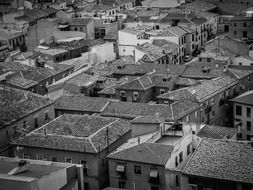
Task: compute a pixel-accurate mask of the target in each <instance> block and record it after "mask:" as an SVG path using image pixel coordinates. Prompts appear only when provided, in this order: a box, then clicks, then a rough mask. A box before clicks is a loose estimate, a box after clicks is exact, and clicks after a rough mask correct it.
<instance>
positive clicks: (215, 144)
mask: <svg viewBox="0 0 253 190" xmlns="http://www.w3.org/2000/svg"><path fill="white" fill-rule="evenodd" d="M252 166H253V148H252V145H251V144H250V143H247V142H238V141H232V140H218V139H206V138H204V139H202V140H201V141H200V144H199V145H198V147H197V149H196V150H195V152H194V153H193V155H192V157H191V158H190V160H189V161H188V163H187V165H186V166H185V168H184V170H183V173H184V174H187V175H193V176H200V177H207V178H214V179H220V180H228V181H235V182H242V183H253V170H252Z"/></svg>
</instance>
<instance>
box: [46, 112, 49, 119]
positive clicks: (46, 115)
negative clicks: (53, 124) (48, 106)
mask: <svg viewBox="0 0 253 190" xmlns="http://www.w3.org/2000/svg"><path fill="white" fill-rule="evenodd" d="M45 120H46V121H47V120H49V117H48V112H45Z"/></svg>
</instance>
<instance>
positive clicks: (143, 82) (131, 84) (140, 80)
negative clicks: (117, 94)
mask: <svg viewBox="0 0 253 190" xmlns="http://www.w3.org/2000/svg"><path fill="white" fill-rule="evenodd" d="M151 87H153V83H152V80H151V77H150V76H149V75H144V76H141V77H137V78H135V79H134V80H131V81H126V82H125V83H123V84H121V85H120V86H119V87H117V88H116V89H120V90H121V89H124V90H126V89H136V90H146V89H148V88H151Z"/></svg>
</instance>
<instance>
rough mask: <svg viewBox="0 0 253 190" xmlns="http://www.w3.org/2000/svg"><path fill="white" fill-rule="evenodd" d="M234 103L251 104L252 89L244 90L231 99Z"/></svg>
mask: <svg viewBox="0 0 253 190" xmlns="http://www.w3.org/2000/svg"><path fill="white" fill-rule="evenodd" d="M231 101H232V102H235V103H241V104H246V105H253V90H250V91H248V92H245V93H243V94H241V95H239V96H237V97H235V98H234V99H232V100H231Z"/></svg>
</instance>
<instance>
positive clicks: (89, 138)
mask: <svg viewBox="0 0 253 190" xmlns="http://www.w3.org/2000/svg"><path fill="white" fill-rule="evenodd" d="M88 140H89V141H90V143H91V145H92V147H93V148H94V149H95V151H96V152H98V150H97V148H96V147H95V145H94V143H93V142H92V140H91V137H88Z"/></svg>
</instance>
